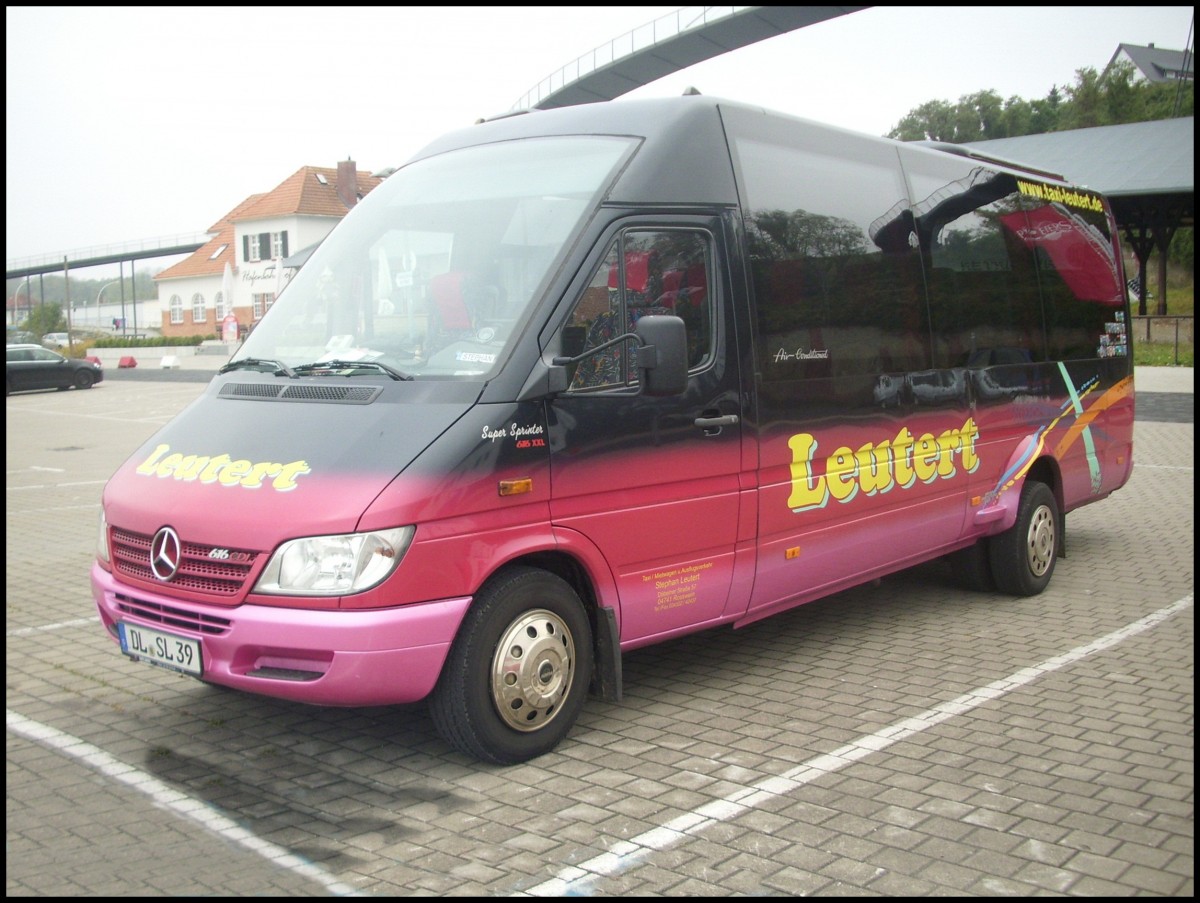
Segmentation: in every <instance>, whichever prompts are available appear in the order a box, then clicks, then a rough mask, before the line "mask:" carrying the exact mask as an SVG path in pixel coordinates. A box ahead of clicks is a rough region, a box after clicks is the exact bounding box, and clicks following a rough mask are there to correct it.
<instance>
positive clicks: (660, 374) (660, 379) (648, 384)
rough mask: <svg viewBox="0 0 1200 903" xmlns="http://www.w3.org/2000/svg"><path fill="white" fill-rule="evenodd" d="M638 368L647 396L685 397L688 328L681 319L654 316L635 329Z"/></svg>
mask: <svg viewBox="0 0 1200 903" xmlns="http://www.w3.org/2000/svg"><path fill="white" fill-rule="evenodd" d="M634 332H635V333H636V334H637V338H638V350H637V366H638V376H639V378H640V379H641V383H642V392H643V393H644V394H646V395H654V396H659V395H681V394H683V392H684V390H685V389H687V328H686V327H685V326H684V325H683V320H681V319H680V318H679V317H673V316H668V315H665V314H650V315H647V316H645V317H642V318H641V319H640V320H638V321H637V325H636V326H634Z"/></svg>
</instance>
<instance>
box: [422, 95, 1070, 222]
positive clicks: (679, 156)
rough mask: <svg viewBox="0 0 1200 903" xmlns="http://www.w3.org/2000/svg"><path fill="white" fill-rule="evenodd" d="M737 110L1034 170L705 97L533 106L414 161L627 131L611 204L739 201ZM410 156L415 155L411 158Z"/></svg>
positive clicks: (840, 135)
mask: <svg viewBox="0 0 1200 903" xmlns="http://www.w3.org/2000/svg"><path fill="white" fill-rule="evenodd" d="M723 108H725V109H738V110H740V111H742V112H743V114H744V115H743V116H740V117H738V118H739V119H741V120H743V121H744V120H745V118H746V116H747V115H748V116H763V117H768V118H772V119H777V120H780V121H788V122H791V123H794V124H795V126H796V127H797V128H798V129H803V130H808V131H820V132H823V133H826V134H828V136H829V138H830V140H831V141H833V142H836V141H846V142H864V141H865V142H875V143H884V144H896V145H899V144H902V143H903V144H904V146H905V147H910V148H920V150H919V151H917V152H918V153H921V152H924V153H954V154H958V155H964V156H973V157H974V158H975V159H978V160H980V161H981V162H988V163H991V164H994V165H996V166H999V167H1006V168H1009V169H1016V170H1018V171H1025V172H1029V173H1033V172H1035V170H1033V169H1032V168H1030V167H1028V166H1025V165H1022V164H1019V163H1013V162H1011V161H1007V160H1002V159H999V158H996V157H989V156H987V155H985V154H981V153H978V152H975V153H970V152H969V151H967V149H965V148H960V147H958V146H956V145H952V146H948V147H941V146H936V145H932V144H930V143H926V142H899V141H894V140H892V139H890V138H881V137H879V136H875V135H868V134H865V133H861V132H855V131H852V130H850V129H845V128H842V127H840V126H834V125H829V124H827V123H821V122H817V121H815V120H808V119H804V118H802V117H799V116H793V115H791V114H787V113H780V112H777V111H773V110H769V109H767V108H765V107H761V106H757V105H752V104H745V103H739V102H737V101H730V100H725V99H722V98H717V97H708V96H705V95H683V96H680V97H660V98H646V99H639V100H611V101H601V102H597V103H589V104H579V105H577V106H568V107H556V108H554V109H549V110H527V111H523V112H520V113H515V114H512V115H508V116H503V117H500V118H497V119H492V120H485V121H481V122H479V123H477V124H475V125H473V126H470V127H468V128H465V129H459V130H457V131H454V132H450V133H448V134H446V135H443V136H441V137H440V138H437V139H435V140H434V141H433V142H431V143H430V144H428V145H426V146H425V147H424V148H423V149H422V150H421V151H419V152H418V153H417V154H416V155H415V156H414V157H413V158H412V160H418V159H421V158H422V157H428V156H432V155H434V154H439V153H443V152H445V151H449V150H455V149H458V148H463V147H471V146H474V145H479V144H488V143H492V142H496V141H510V140H514V139H518V138H531V137H538V136H552V135H625V136H633V137H637V138H641V139H643V142H644V143H643V147H642V149H641V150H640V151H639V152H638V153H637V154H636V155H635V157H634V159H633V160H632V161H631V163H630V164H629V166H628V167H627V169H626V170H625V171H624V172H623V173H622V174H621V177H620V178H619V179H618V180H617V183H616V184H615V185H614V186H613V189H612V193H611V194H610V195H609V197H608V198H607V199H606V200H607V201H608V202H609V203H612V204H631V205H632V204H655V205H681V206H689V205H693V206H694V205H696V204H704V205H722V206H736V205H737V203H738V194H737V189H736V186H735V184H734V177H733V172H732V171H731V169H730V166H729V149H728V147H727V145H726V134H725V128H724V126H723V123H722V115H721V110H722V109H723ZM410 162H412V161H410ZM1036 172H1037V174H1038V175H1039V176H1042V177H1043V178H1047V179H1051V180H1055V181H1063V180H1062V177H1061V176H1060V175H1057V174H1053V173H1049V172H1042V171H1036Z"/></svg>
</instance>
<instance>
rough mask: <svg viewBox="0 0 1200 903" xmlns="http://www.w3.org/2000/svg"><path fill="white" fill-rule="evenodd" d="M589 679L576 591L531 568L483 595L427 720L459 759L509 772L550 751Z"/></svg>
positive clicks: (502, 577)
mask: <svg viewBox="0 0 1200 903" xmlns="http://www.w3.org/2000/svg"><path fill="white" fill-rule="evenodd" d="M591 679H592V629H591V624H590V622H589V621H588V616H587V612H586V611H584V608H583V603H582V602H581V601H580V599H579V596H578V594H576V592H575V591H574V590H573V589H572V588H571V587H570V585H569V584H567V582H566V581H565V580H562V579H561V578H559V577H557V576H555V575H554V574H551V573H549V572H548V571H542V570H538V569H536V568H529V567H519V568H514V569H512V570H510V571H506V572H502V573H501V574H499V575H498V576H497V577H496V578H494V579H493V581H492V582H489V583H488V584H486V585H485V586H484V588H483V589H481V590H480V591H479V593H478V595H477V596H476V597H475V601H474V603H473V604H472V606H471V608H470V609H469V610H468V611H467V615H466V617H465V618H464V619H463V623H462V626H461V627H459V631H458V636H457V637H456V638H455V640H454V643H453V645H452V646H451V647H450V654H449V655H448V656H447V658H446V664H445V665H444V666H443V668H442V674H441V677H440V678H439V680H438V684H437V686H436V687H435V688H434V690H433V693H432V694H431V695H430V698H429V711H430V714H431V715H432V717H433V723H434V725H435V726H436V727H437V729H438V732H439V733H440V734H441V735H442V737H443V738H444V739H445V740H446V741H447V742H448V743H450V744H451V745H452V746H454V747H455V748H456V749H458V750H460V751H461V752H464V753H467V754H468V755H471V756H474V757H476V758H478V759H481V760H483V761H485V762H492V763H495V764H497V765H512V764H515V763H518V762H525V761H528V760H529V759H533V758H535V757H537V756H540V755H542V754H543V753H546V752H549V751H550V750H552V749H554V747H556V746H557V745H558V744H559V743H560V742H562V740H563V738H565V737H566V736H567V733H568V732H569V731H570V730H571V727H572V726H573V725H574V723H575V720H576V718H578V717H579V712H580V710H581V709H582V708H583V703H584V701H585V699H586V698H587V693H588V686H589V684H590V683H591Z"/></svg>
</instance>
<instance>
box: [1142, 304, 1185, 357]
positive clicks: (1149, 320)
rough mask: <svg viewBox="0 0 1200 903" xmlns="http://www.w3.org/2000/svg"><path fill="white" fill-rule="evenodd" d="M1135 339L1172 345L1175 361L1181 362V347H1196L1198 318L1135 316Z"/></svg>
mask: <svg viewBox="0 0 1200 903" xmlns="http://www.w3.org/2000/svg"><path fill="white" fill-rule="evenodd" d="M1133 340H1134V341H1135V342H1138V341H1141V342H1152V343H1153V344H1155V345H1171V346H1173V347H1174V349H1175V363H1177V364H1178V363H1179V349H1180V348H1191V349H1192V351H1193V354H1194V353H1195V348H1196V318H1195V316H1194V315H1190V314H1189V315H1188V316H1175V317H1172V316H1146V317H1134V318H1133Z"/></svg>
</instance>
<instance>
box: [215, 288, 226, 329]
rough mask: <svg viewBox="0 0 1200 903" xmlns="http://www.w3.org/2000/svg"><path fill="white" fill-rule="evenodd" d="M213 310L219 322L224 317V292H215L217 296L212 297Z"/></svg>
mask: <svg viewBox="0 0 1200 903" xmlns="http://www.w3.org/2000/svg"><path fill="white" fill-rule="evenodd" d="M213 310H214V311H215V312H216V314H217V322H218V323H220V322H221V321H222V320H224V319H225V293H224V292H217V296H216V297H215V298H213Z"/></svg>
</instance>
